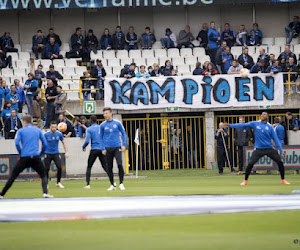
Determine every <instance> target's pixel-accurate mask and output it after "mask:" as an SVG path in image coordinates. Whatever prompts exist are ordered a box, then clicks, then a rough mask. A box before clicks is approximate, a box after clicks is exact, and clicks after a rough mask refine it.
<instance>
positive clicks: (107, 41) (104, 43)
mask: <svg viewBox="0 0 300 250" xmlns="http://www.w3.org/2000/svg"><path fill="white" fill-rule="evenodd" d="M100 46H101V49H103V50H110V49H111V48H112V46H113V40H112V37H111V35H110V33H109V29H108V28H105V29H104V32H103V35H102V36H101V38H100Z"/></svg>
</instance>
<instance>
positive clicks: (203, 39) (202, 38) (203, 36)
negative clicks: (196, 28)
mask: <svg viewBox="0 0 300 250" xmlns="http://www.w3.org/2000/svg"><path fill="white" fill-rule="evenodd" d="M207 32H208V25H207V23H203V24H202V30H200V32H199V34H198V36H197V37H196V40H197V41H199V42H200V47H203V48H205V49H206V48H207V45H208V37H207Z"/></svg>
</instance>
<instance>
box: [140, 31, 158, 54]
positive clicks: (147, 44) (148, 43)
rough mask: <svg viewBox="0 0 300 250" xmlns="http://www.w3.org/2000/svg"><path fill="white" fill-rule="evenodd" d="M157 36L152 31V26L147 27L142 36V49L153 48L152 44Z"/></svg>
mask: <svg viewBox="0 0 300 250" xmlns="http://www.w3.org/2000/svg"><path fill="white" fill-rule="evenodd" d="M155 41H156V38H155V36H154V35H153V34H152V33H151V30H150V27H146V28H145V33H143V34H142V36H141V46H142V49H152V45H153V44H154V43H155Z"/></svg>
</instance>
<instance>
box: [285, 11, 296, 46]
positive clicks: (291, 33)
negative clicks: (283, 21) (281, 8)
mask: <svg viewBox="0 0 300 250" xmlns="http://www.w3.org/2000/svg"><path fill="white" fill-rule="evenodd" d="M285 33H286V37H287V42H286V43H287V44H290V43H291V42H292V40H293V38H296V37H298V36H299V33H300V22H299V16H294V18H293V22H290V23H289V25H288V26H287V27H285Z"/></svg>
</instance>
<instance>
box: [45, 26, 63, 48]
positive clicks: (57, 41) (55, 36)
mask: <svg viewBox="0 0 300 250" xmlns="http://www.w3.org/2000/svg"><path fill="white" fill-rule="evenodd" d="M50 37H54V38H55V42H56V43H58V45H59V47H60V46H61V40H60V37H59V35H57V34H55V33H54V29H53V28H50V29H49V34H48V36H47V37H46V40H47V43H49V42H50Z"/></svg>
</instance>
